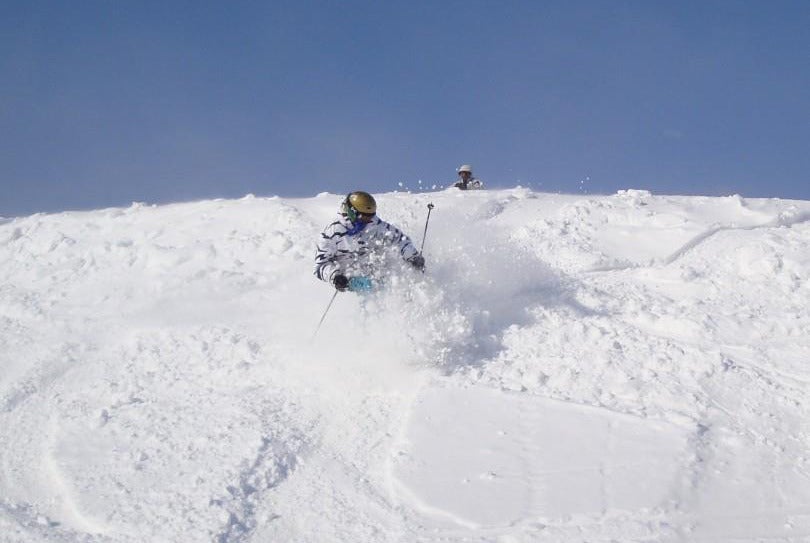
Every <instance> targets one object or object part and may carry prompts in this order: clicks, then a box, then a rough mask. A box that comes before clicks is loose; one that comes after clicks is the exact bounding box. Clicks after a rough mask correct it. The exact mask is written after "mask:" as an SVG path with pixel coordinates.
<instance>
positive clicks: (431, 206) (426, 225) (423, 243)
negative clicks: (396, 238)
mask: <svg viewBox="0 0 810 543" xmlns="http://www.w3.org/2000/svg"><path fill="white" fill-rule="evenodd" d="M433 207H434V206H433V203H429V204H428V205H427V208H428V214H427V219H425V232H424V233H423V234H422V246H421V247H419V254H420V255H421V254H422V250H423V249H424V248H425V238H426V237H427V227H428V222H429V221H430V212H431V211H433Z"/></svg>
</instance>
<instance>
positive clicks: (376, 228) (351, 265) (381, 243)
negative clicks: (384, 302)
mask: <svg viewBox="0 0 810 543" xmlns="http://www.w3.org/2000/svg"><path fill="white" fill-rule="evenodd" d="M418 254H419V251H418V250H417V249H416V247H414V245H413V243H412V242H411V240H410V238H409V237H408V236H406V235H405V234H403V233H402V231H401V230H400V229H399V228H397V227H396V226H393V225H391V224H389V223H387V222H385V221H383V220H381V219H380V218H379V217H374V219H373V220H372V221H371V222H369V223H368V224H365V225H364V226H363V227H362V228H360V227H359V226H358V225H354V224H352V222H351V221H349V219H348V217H346V215H344V214H339V215H338V217H337V219H336V220H335V221H334V222H332V223H331V224H330V225H329V226H327V227H326V228H325V229H324V231H323V232H322V233H321V237H320V239H319V240H318V248H317V253H316V254H315V276H316V277H317V278H318V279H320V280H321V281H326V282H328V283H331V282H332V280H333V279H334V277H335V275H337V274H338V273H342V274H343V275H345V276H346V277H356V276H365V277H378V276H379V275H380V273H381V272H382V271H383V270H385V269H386V268H387V267H388V264H390V263H389V262H388V261H389V260H392V259H394V258H401V259H403V260H405V261H408V260H410V259H412V258H413V257H415V256H416V255H418Z"/></svg>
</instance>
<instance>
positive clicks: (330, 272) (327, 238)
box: [315, 223, 345, 283]
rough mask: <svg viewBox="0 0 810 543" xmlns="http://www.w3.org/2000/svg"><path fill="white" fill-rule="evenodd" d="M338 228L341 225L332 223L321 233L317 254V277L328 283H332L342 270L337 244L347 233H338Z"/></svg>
mask: <svg viewBox="0 0 810 543" xmlns="http://www.w3.org/2000/svg"><path fill="white" fill-rule="evenodd" d="M336 226H338V227H339V226H340V224H339V223H332V224H330V225H329V226H327V227H326V229H325V230H324V231H323V232H322V233H321V236H320V238H318V244H317V248H316V252H315V277H317V278H318V279H320V280H321V281H326V282H327V283H331V282H332V280H333V279H334V276H335V274H336V273H337V272H338V271H339V270H340V266H339V265H338V263H337V255H338V247H337V244H338V240H339V239H340V237H341V236H343V235H345V232H339V231H337V230H338V229H336Z"/></svg>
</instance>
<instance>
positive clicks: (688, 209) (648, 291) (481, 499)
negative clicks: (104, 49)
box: [0, 188, 810, 543]
mask: <svg viewBox="0 0 810 543" xmlns="http://www.w3.org/2000/svg"><path fill="white" fill-rule="evenodd" d="M339 200H340V197H339V196H336V195H333V194H321V195H318V196H317V197H314V198H309V199H279V198H267V199H265V198H254V197H246V198H244V199H241V200H236V201H219V200H218V201H205V202H196V203H187V204H176V205H166V206H159V207H156V206H146V205H137V204H135V205H133V206H131V207H130V208H127V209H106V210H99V211H94V212H81V213H79V212H75V213H62V214H56V215H34V216H31V217H24V218H17V219H13V220H7V221H5V222H2V224H0V263H2V266H0V274H2V278H0V541H1V542H3V543H22V542H26V543H28V542H40V541H48V542H54V541H56V542H143V541H149V542H164V541H165V542H181V541H182V542H186V541H188V542H197V541H214V542H218V543H228V542H251V541H255V542H259V541H296V542H325V541H347V542H349V541H351V542H358V541H374V542H377V541H391V542H394V541H396V542H411V541H420V542H439V541H442V542H448V541H488V542H489V541H492V542H496V541H497V542H500V543H510V542H518V541H521V542H522V541H570V542H577V541H645V542H651V541H705V542H720V541H729V542H730V541H735V542H739V541H765V540H767V541H810V422H809V421H810V396H808V392H810V367H808V364H810V310H808V307H810V202H798V201H782V200H747V199H743V198H740V197H738V196H732V197H728V198H699V197H677V196H653V195H650V194H649V193H647V192H644V191H621V192H620V193H618V194H616V195H613V196H594V197H584V196H570V195H569V196H563V195H551V194H541V193H534V192H531V191H528V190H525V189H521V188H517V189H512V190H506V191H481V192H470V193H461V192H459V191H455V190H448V191H444V192H439V193H432V194H407V193H392V194H385V195H381V196H380V197H379V198H378V204H379V211H380V214H381V216H382V217H383V218H385V219H387V220H389V221H390V222H393V223H395V224H397V225H399V226H401V227H402V228H403V229H404V230H405V231H407V232H409V233H411V234H412V237H413V238H414V239H415V240H416V242H417V243H418V242H420V241H421V237H422V236H421V235H422V229H423V227H424V219H425V215H426V212H427V209H426V204H427V203H428V202H433V203H434V204H435V205H436V208H435V210H434V212H433V214H432V216H431V224H430V230H429V232H428V238H427V243H426V246H425V256H426V258H427V261H428V273H427V274H426V275H425V276H424V277H422V276H416V275H414V274H410V273H408V272H407V271H406V272H402V274H401V275H400V276H399V279H398V283H397V284H396V285H395V286H396V287H398V288H394V289H391V290H389V291H386V292H381V293H378V294H377V295H374V296H370V297H366V298H361V297H358V296H356V295H354V294H350V293H346V294H340V295H339V296H338V297H337V299H336V301H335V304H334V305H333V307H332V309H331V310H330V313H329V314H328V316H327V318H326V321H325V323H324V325H323V327H322V328H321V330H320V332H319V333H318V335H317V337H313V333H314V331H315V327H316V325H317V322H318V320H319V319H320V317H321V314H322V312H323V310H324V309H325V308H326V305H327V303H328V302H329V299H330V296H331V293H332V291H331V289H330V288H329V286H328V285H326V284H323V283H321V282H318V281H317V280H316V279H314V277H313V276H312V274H311V269H312V257H313V253H314V242H315V239H316V236H317V235H318V233H319V232H320V230H321V228H322V227H323V226H324V225H326V224H327V223H328V222H329V221H330V220H331V218H332V216H333V215H334V213H335V211H336V209H337V206H338V203H339Z"/></svg>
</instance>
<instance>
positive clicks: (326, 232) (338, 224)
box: [321, 217, 349, 238]
mask: <svg viewBox="0 0 810 543" xmlns="http://www.w3.org/2000/svg"><path fill="white" fill-rule="evenodd" d="M348 230H349V225H348V224H347V222H346V221H345V220H344V219H343V218H342V217H336V218H335V219H334V220H333V221H332V222H330V223H329V224H327V225H326V227H325V228H324V229H323V232H322V233H321V236H322V237H324V238H332V237H335V236H339V237H342V236H345V235H346V232H347V231H348Z"/></svg>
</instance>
